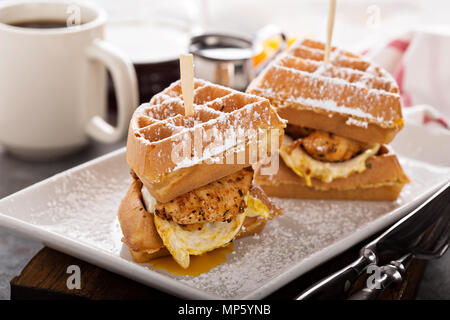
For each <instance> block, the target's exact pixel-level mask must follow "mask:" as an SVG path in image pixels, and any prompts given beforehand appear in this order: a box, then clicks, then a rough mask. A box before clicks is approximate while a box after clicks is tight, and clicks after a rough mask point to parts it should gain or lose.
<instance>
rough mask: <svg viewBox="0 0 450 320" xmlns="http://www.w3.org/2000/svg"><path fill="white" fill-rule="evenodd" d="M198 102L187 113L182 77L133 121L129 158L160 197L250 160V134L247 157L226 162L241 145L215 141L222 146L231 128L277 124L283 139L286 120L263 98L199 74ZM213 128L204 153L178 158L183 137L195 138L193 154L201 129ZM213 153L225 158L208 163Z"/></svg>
mask: <svg viewBox="0 0 450 320" xmlns="http://www.w3.org/2000/svg"><path fill="white" fill-rule="evenodd" d="M194 103H195V105H194V108H195V114H194V116H193V117H185V116H184V109H183V100H182V97H181V88H180V83H179V81H178V82H176V83H174V84H172V85H171V86H170V87H169V88H167V89H166V90H164V91H163V92H161V93H159V94H157V95H156V96H154V97H153V98H152V100H151V101H150V103H149V104H144V105H142V106H140V107H139V108H138V109H137V110H136V111H135V113H134V114H133V118H132V120H131V122H130V128H129V132H128V141H127V162H128V164H129V166H130V168H131V169H132V170H134V172H135V173H136V175H137V176H138V177H139V178H140V180H141V181H142V182H143V183H144V185H145V186H146V188H147V189H148V190H149V192H150V193H151V194H152V195H153V197H155V198H156V199H157V200H158V201H160V202H168V201H170V200H172V199H174V198H176V197H177V196H179V195H182V194H184V193H186V192H188V191H191V190H194V189H196V188H199V187H201V186H203V185H206V184H208V183H210V182H213V181H217V180H218V179H220V178H223V177H225V176H227V175H230V174H232V173H234V172H236V171H239V170H241V169H242V168H245V167H249V166H250V165H251V163H250V161H249V157H248V151H249V150H248V149H249V147H248V146H249V141H248V140H246V141H245V142H244V143H243V144H244V145H245V157H244V159H243V161H242V162H240V164H225V163H226V162H225V159H230V158H231V157H230V155H232V156H233V158H235V157H240V156H241V153H240V152H241V148H240V147H241V145H234V146H230V147H228V146H227V147H226V148H225V149H224V150H222V149H220V148H217V147H216V146H217V145H220V146H223V141H220V139H222V138H224V135H226V133H227V132H229V131H230V130H234V131H236V130H238V129H239V130H242V131H243V132H247V131H248V130H252V129H255V130H256V129H258V128H259V129H276V130H275V131H273V132H278V133H279V135H280V139H281V136H282V134H283V129H284V127H285V123H284V121H283V120H282V119H281V118H280V117H279V116H278V115H277V113H276V112H275V110H274V109H273V108H272V107H271V106H270V104H269V101H268V100H266V99H264V98H261V97H256V96H252V95H248V94H244V93H241V92H238V91H235V90H231V89H228V88H224V87H220V86H216V85H213V84H211V83H208V82H205V81H202V80H195V91H194ZM194 125H195V126H194ZM213 132H215V134H212V135H210V136H209V137H208V138H205V139H204V140H201V146H200V147H201V151H203V152H202V153H204V154H205V159H203V158H202V157H194V158H193V159H191V160H192V161H186V163H185V162H184V161H182V162H181V163H180V162H179V161H180V160H182V159H183V157H180V159H176V158H175V160H178V161H175V160H174V155H175V156H176V155H178V154H181V152H182V151H183V150H184V149H183V145H182V144H181V141H191V142H193V143H191V145H190V146H188V148H190V150H189V151H190V152H186V153H185V154H189V155H190V154H194V153H195V152H194V151H195V150H196V149H195V148H198V145H197V143H196V141H197V140H199V139H198V138H197V137H198V136H196V135H197V134H202V136H203V133H205V134H206V135H207V136H208V133H213ZM255 140H256V141H255V142H256V143H257V144H258V145H259V144H260V143H261V142H262V141H261V140H260V139H259V137H258V139H255ZM205 150H207V151H208V152H205ZM211 158H215V159H216V160H218V161H220V164H219V163H217V164H207V163H205V161H208V160H210V159H211ZM227 162H230V161H227ZM236 162H237V161H234V163H236Z"/></svg>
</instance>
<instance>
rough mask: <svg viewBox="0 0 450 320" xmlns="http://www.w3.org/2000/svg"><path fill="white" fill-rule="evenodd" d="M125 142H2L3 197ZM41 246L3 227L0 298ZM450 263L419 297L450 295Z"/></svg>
mask: <svg viewBox="0 0 450 320" xmlns="http://www.w3.org/2000/svg"><path fill="white" fill-rule="evenodd" d="M124 145H125V140H123V141H121V142H119V143H116V144H113V145H104V144H100V143H95V142H92V143H91V144H90V145H89V146H88V147H86V148H85V149H84V150H82V151H81V152H79V153H77V154H74V155H71V156H68V157H66V158H64V159H60V160H55V161H50V162H29V161H23V160H19V159H16V158H14V157H13V156H11V155H10V154H8V152H7V151H6V150H5V149H4V148H2V147H1V146H0V198H3V197H5V196H7V195H9V194H12V193H14V192H16V191H19V190H20V189H22V188H25V187H27V186H29V185H31V184H33V183H35V182H38V181H40V180H43V179H46V178H48V177H50V176H52V175H54V174H56V173H58V172H61V171H64V170H66V169H69V168H71V167H74V166H76V165H78V164H81V163H83V162H86V161H88V160H90V159H93V158H95V157H98V156H100V155H103V154H105V153H108V152H110V151H113V150H115V149H118V148H120V147H122V146H124ZM41 248H42V244H41V243H39V242H35V241H33V240H30V239H27V238H24V237H22V236H18V235H15V234H13V233H11V232H9V231H7V230H5V229H4V228H2V227H0V300H3V299H9V298H10V287H9V281H10V280H11V278H13V277H14V276H16V275H18V274H19V273H20V271H21V270H22V268H23V267H24V266H25V265H26V264H27V263H28V261H29V260H30V259H31V258H32V257H33V255H35V254H36V253H37V252H38V251H39V250H40V249H41ZM449 265H450V254H447V255H446V256H444V257H443V258H442V259H440V260H436V261H432V262H430V263H429V264H428V266H427V269H426V271H425V275H424V278H423V280H422V282H421V285H420V287H419V292H418V295H417V298H418V299H450V268H449V267H448V266H449Z"/></svg>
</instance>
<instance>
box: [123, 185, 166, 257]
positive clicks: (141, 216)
mask: <svg viewBox="0 0 450 320" xmlns="http://www.w3.org/2000/svg"><path fill="white" fill-rule="evenodd" d="M141 188H142V183H141V182H140V181H139V180H137V179H133V181H132V182H131V185H130V187H129V188H128V191H127V193H126V195H125V197H124V198H123V199H122V202H121V203H120V206H119V212H118V215H119V223H120V227H121V228H122V233H123V239H122V241H123V242H124V243H126V244H127V245H128V246H129V247H130V248H131V249H133V250H134V251H155V250H159V249H160V248H162V247H164V245H163V242H162V240H161V238H160V237H159V234H158V231H156V228H155V223H154V219H153V214H151V213H148V212H147V210H145V207H144V204H143V202H142V194H141Z"/></svg>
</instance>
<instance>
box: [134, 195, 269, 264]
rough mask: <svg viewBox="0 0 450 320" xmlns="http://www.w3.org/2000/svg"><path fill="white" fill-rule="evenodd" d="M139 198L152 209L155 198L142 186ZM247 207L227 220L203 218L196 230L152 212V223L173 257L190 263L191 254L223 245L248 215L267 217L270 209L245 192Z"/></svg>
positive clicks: (235, 232)
mask: <svg viewBox="0 0 450 320" xmlns="http://www.w3.org/2000/svg"><path fill="white" fill-rule="evenodd" d="M142 198H143V200H144V204H145V207H146V208H147V211H148V212H154V209H155V204H156V200H155V199H154V198H153V197H152V196H151V195H150V193H149V192H148V190H147V189H146V188H145V187H142ZM245 202H246V204H247V208H246V209H245V211H244V212H243V213H242V214H240V215H238V216H236V217H235V218H234V219H232V220H231V221H230V222H223V221H215V222H206V223H204V224H202V225H201V227H199V228H198V229H196V230H185V229H183V228H182V227H181V226H180V225H179V224H177V223H175V222H173V221H167V220H165V219H162V218H160V217H158V216H156V215H155V216H154V221H155V227H156V230H157V231H158V234H159V236H160V237H161V239H162V241H163V243H164V245H165V246H166V248H167V249H168V250H169V252H170V254H171V255H172V256H173V258H174V259H175V261H176V262H177V263H178V264H179V265H180V266H181V267H183V268H187V267H188V266H189V264H190V255H201V254H204V253H206V252H209V251H211V250H214V249H216V248H221V247H223V246H226V245H228V244H229V243H230V241H232V240H233V239H234V238H235V237H236V235H237V233H238V232H239V231H240V230H241V228H242V225H243V223H244V220H245V218H246V217H247V216H249V217H255V216H261V217H262V218H268V217H269V214H270V211H269V209H268V208H267V207H266V205H264V204H263V203H262V201H261V200H259V199H256V198H254V197H252V196H251V195H250V194H247V195H246V196H245Z"/></svg>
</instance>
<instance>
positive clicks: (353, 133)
mask: <svg viewBox="0 0 450 320" xmlns="http://www.w3.org/2000/svg"><path fill="white" fill-rule="evenodd" d="M269 100H270V101H271V103H272V105H274V106H276V105H277V103H276V102H275V101H273V99H269ZM277 112H278V114H279V115H280V117H282V118H283V119H288V120H289V123H290V124H293V125H297V126H302V127H310V128H314V129H318V130H324V131H328V132H333V133H335V134H337V135H339V136H343V137H347V138H353V139H354V138H355V137H358V141H362V142H368V143H380V144H388V143H390V142H391V141H392V140H393V139H394V137H395V135H396V134H397V132H399V131H400V129H401V128H400V127H399V128H382V127H380V126H377V125H375V124H373V123H368V124H367V128H364V127H359V126H355V125H349V124H346V122H347V121H348V119H349V117H348V116H346V115H341V114H339V113H336V112H324V111H322V110H317V111H311V110H306V109H299V108H297V107H296V106H295V105H291V104H286V105H283V106H282V107H280V108H279V109H277ZM330 115H331V116H330Z"/></svg>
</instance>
